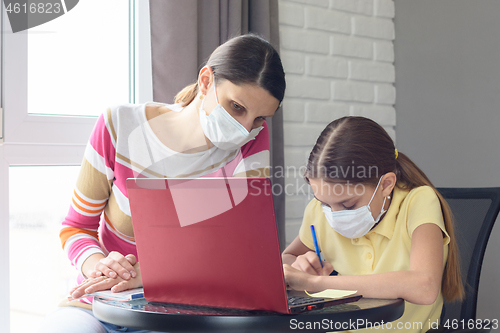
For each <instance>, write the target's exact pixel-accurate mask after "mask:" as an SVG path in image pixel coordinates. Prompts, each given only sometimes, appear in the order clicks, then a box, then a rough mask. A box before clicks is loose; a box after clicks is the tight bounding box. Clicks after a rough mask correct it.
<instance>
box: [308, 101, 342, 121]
mask: <svg viewBox="0 0 500 333" xmlns="http://www.w3.org/2000/svg"><path fill="white" fill-rule="evenodd" d="M349 112H350V110H349V105H348V104H340V103H315V102H310V103H307V104H306V121H307V122H308V123H321V124H324V126H325V127H326V125H327V124H329V123H330V122H332V121H333V120H335V119H338V118H341V117H344V116H348V115H349Z"/></svg>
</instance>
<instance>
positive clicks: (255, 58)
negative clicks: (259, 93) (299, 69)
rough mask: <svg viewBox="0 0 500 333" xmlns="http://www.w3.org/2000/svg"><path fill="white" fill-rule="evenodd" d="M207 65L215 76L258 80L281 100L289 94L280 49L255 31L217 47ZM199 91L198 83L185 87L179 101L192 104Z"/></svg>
mask: <svg viewBox="0 0 500 333" xmlns="http://www.w3.org/2000/svg"><path fill="white" fill-rule="evenodd" d="M206 66H210V67H211V68H212V71H213V72H214V77H215V80H216V81H218V80H228V81H230V82H232V83H234V84H237V85H239V84H255V85H257V86H259V87H261V88H263V89H265V90H266V91H268V92H269V93H270V94H271V95H272V96H274V97H275V98H276V99H277V100H279V101H280V102H281V101H282V100H283V97H284V95H285V87H286V84H285V72H284V70H283V65H282V64H281V59H280V56H279V54H278V52H277V51H276V50H275V49H274V47H273V46H272V45H271V44H270V43H269V42H268V41H266V40H265V39H264V38H262V37H259V36H257V35H254V34H247V35H241V36H238V37H234V38H231V39H230V40H228V41H227V42H225V43H224V44H222V45H220V46H219V47H217V48H216V49H215V50H214V52H212V54H211V55H210V58H209V59H208V61H207V63H206ZM197 94H198V83H194V84H191V85H189V86H187V87H185V88H184V89H182V90H181V91H180V92H179V93H178V94H177V95H176V96H175V103H183V104H184V105H188V104H189V103H191V102H192V101H193V99H194V98H195V97H196V95H197Z"/></svg>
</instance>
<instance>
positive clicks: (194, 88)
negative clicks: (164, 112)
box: [174, 82, 198, 106]
mask: <svg viewBox="0 0 500 333" xmlns="http://www.w3.org/2000/svg"><path fill="white" fill-rule="evenodd" d="M197 94H198V82H196V83H193V84H190V85H189V86H186V87H184V88H183V89H182V90H181V91H179V92H178V93H177V95H175V98H174V103H182V104H183V105H184V106H186V105H188V104H190V103H191V102H192V101H193V100H194V98H195V97H196V95H197Z"/></svg>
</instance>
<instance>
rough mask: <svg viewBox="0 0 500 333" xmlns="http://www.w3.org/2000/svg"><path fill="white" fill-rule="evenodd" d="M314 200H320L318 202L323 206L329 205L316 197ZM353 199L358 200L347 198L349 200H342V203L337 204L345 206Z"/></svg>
mask: <svg viewBox="0 0 500 333" xmlns="http://www.w3.org/2000/svg"><path fill="white" fill-rule="evenodd" d="M314 199H316V200H318V201H319V202H321V203H322V204H323V205H328V204H327V203H325V202H323V201H321V200H319V199H318V198H317V197H316V196H314ZM353 199H356V198H354V197H353V198H347V199H345V200H342V201H341V202H338V203H337V204H339V205H343V204H345V203H346V202H348V201H350V200H353Z"/></svg>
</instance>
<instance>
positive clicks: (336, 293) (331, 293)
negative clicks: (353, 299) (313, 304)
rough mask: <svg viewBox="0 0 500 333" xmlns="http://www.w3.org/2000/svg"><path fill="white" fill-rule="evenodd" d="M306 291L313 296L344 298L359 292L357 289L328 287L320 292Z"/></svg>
mask: <svg viewBox="0 0 500 333" xmlns="http://www.w3.org/2000/svg"><path fill="white" fill-rule="evenodd" d="M304 291H305V290H304ZM305 292H306V294H308V295H309V296H311V297H321V298H342V297H346V296H350V295H353V294H355V293H357V292H358V291H357V290H336V289H326V290H323V291H320V292H319V293H313V294H309V293H308V292H307V291H305Z"/></svg>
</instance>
